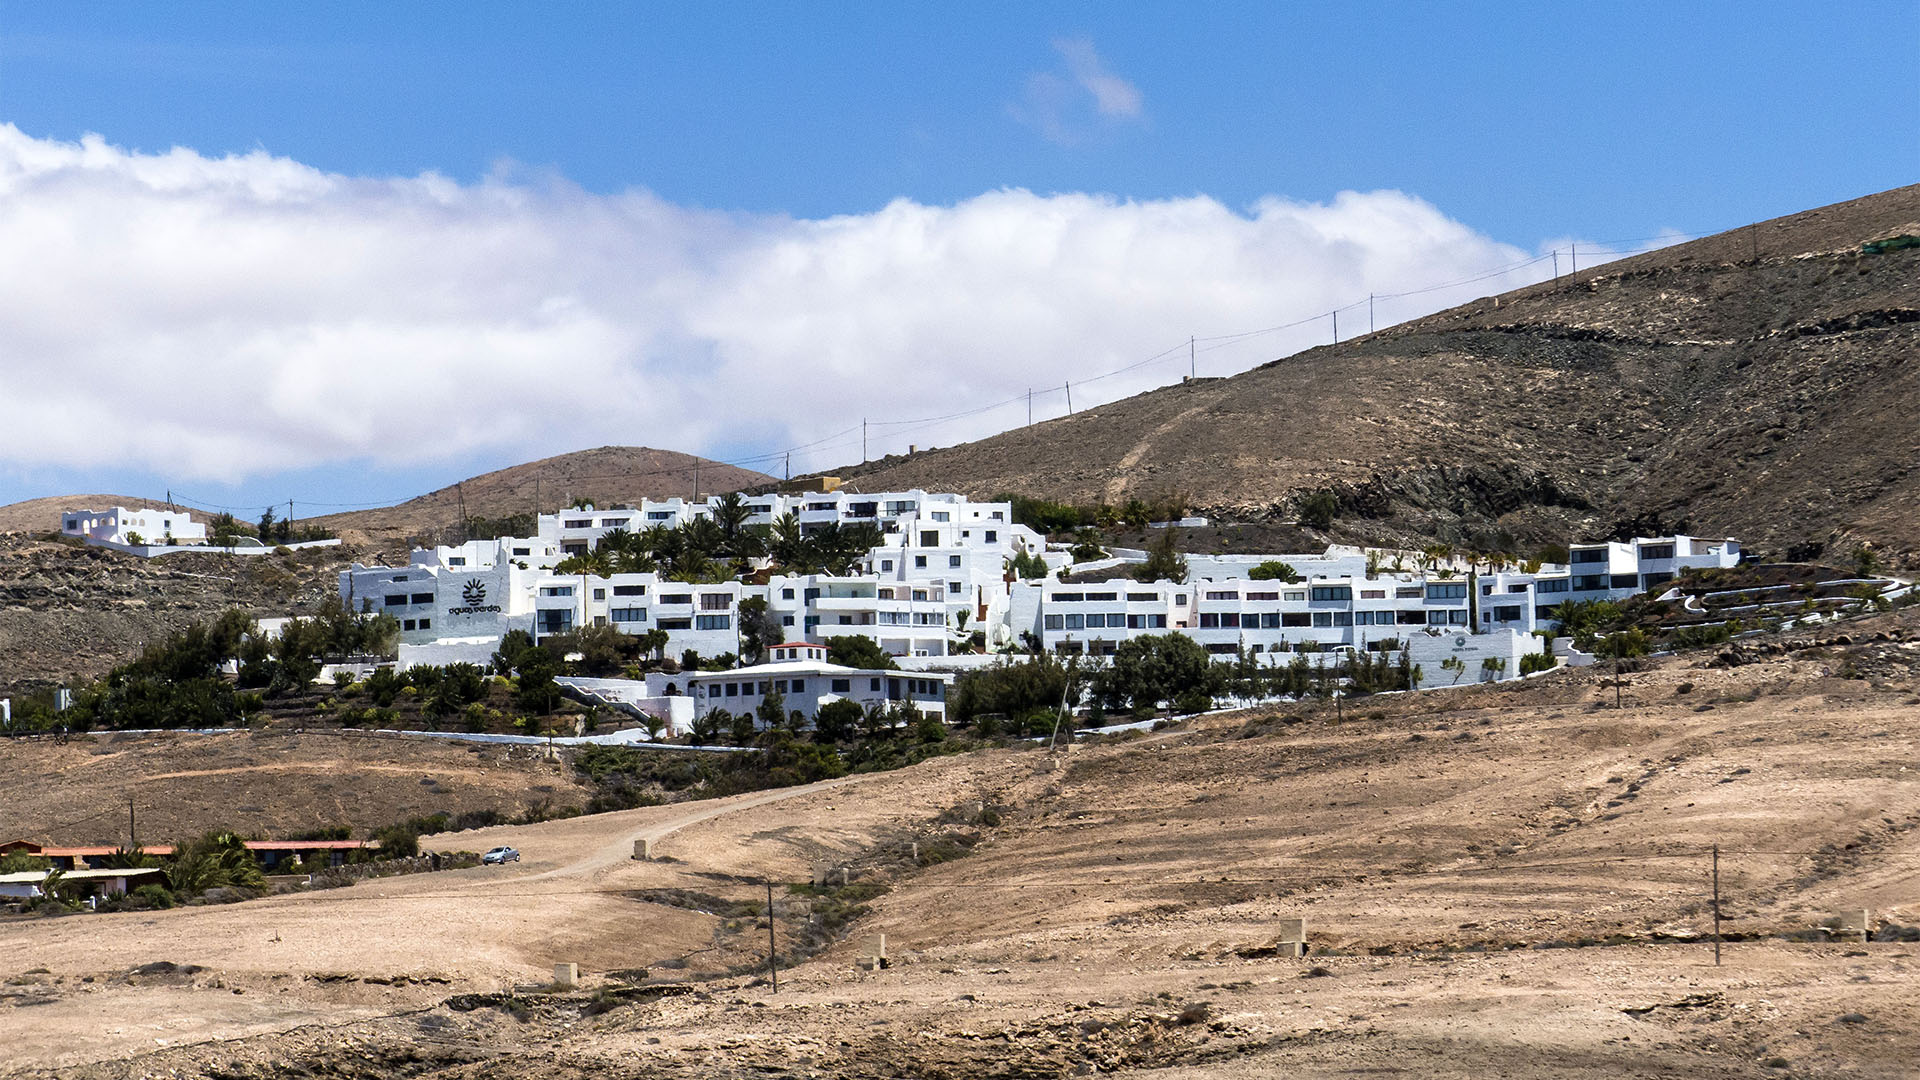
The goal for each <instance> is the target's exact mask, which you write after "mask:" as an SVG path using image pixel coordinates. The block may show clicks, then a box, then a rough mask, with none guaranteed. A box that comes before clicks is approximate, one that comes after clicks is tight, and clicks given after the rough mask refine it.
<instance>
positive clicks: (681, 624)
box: [653, 619, 693, 630]
mask: <svg viewBox="0 0 1920 1080" xmlns="http://www.w3.org/2000/svg"><path fill="white" fill-rule="evenodd" d="M653 625H655V626H657V627H659V628H660V629H662V630H691V629H693V620H692V619H661V620H659V621H657V622H655V623H654V624H653Z"/></svg>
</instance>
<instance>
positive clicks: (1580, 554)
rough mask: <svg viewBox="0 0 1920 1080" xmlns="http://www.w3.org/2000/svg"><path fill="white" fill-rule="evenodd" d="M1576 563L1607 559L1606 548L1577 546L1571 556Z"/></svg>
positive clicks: (1604, 560)
mask: <svg viewBox="0 0 1920 1080" xmlns="http://www.w3.org/2000/svg"><path fill="white" fill-rule="evenodd" d="M1569 558H1571V559H1572V560H1573V561H1574V562H1576V563H1596V562H1606V561H1607V549H1606V548H1575V549H1574V550H1573V554H1572V555H1570V556H1569Z"/></svg>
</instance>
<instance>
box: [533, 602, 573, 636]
mask: <svg viewBox="0 0 1920 1080" xmlns="http://www.w3.org/2000/svg"><path fill="white" fill-rule="evenodd" d="M571 629H573V612H571V611H569V610H567V609H566V608H541V609H540V632H541V633H542V634H564V633H566V632H567V631H569V630H571Z"/></svg>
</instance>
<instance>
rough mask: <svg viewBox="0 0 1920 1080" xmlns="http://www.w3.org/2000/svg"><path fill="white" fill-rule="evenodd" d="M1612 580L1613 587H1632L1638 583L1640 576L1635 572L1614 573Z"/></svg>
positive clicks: (1637, 585)
mask: <svg viewBox="0 0 1920 1080" xmlns="http://www.w3.org/2000/svg"><path fill="white" fill-rule="evenodd" d="M1612 580H1613V587H1614V588H1616V589H1632V588H1637V587H1639V585H1640V577H1639V575H1637V574H1615V575H1613V579H1612Z"/></svg>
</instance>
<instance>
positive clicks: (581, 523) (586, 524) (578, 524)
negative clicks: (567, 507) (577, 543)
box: [567, 518, 593, 529]
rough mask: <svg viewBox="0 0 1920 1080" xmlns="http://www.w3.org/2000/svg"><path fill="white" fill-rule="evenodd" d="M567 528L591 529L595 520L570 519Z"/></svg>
mask: <svg viewBox="0 0 1920 1080" xmlns="http://www.w3.org/2000/svg"><path fill="white" fill-rule="evenodd" d="M567 528H569V529H591V528H593V519H592V518H568V519H567Z"/></svg>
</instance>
